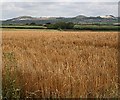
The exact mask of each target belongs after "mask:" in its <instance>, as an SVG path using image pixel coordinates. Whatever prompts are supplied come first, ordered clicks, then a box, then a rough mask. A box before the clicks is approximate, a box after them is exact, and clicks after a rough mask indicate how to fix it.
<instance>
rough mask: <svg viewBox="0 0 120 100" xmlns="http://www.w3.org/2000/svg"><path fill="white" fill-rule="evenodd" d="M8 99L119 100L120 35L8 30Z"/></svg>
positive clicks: (5, 92)
mask: <svg viewBox="0 0 120 100" xmlns="http://www.w3.org/2000/svg"><path fill="white" fill-rule="evenodd" d="M2 35H3V44H2V48H3V71H2V75H3V81H2V82H3V97H6V98H89V97H101V98H105V97H108V98H111V97H118V73H117V69H118V68H117V67H118V66H117V64H118V58H117V56H118V49H117V45H118V32H92V31H55V30H3V34H2Z"/></svg>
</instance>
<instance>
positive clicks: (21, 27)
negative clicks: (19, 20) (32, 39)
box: [2, 25, 46, 29]
mask: <svg viewBox="0 0 120 100" xmlns="http://www.w3.org/2000/svg"><path fill="white" fill-rule="evenodd" d="M2 28H12V29H13V28H14V29H46V27H44V26H13V25H11V26H2Z"/></svg>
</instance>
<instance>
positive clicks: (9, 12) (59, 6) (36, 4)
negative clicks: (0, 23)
mask: <svg viewBox="0 0 120 100" xmlns="http://www.w3.org/2000/svg"><path fill="white" fill-rule="evenodd" d="M43 1H44V2H43ZM91 1H92V2H91ZM118 1H119V0H104V1H103V0H101V1H99V0H49V2H48V0H29V2H28V0H1V2H0V7H1V10H0V12H2V13H1V16H0V19H4V20H5V19H10V18H14V17H18V16H33V17H50V16H59V17H73V16H77V15H85V16H104V15H114V16H118Z"/></svg>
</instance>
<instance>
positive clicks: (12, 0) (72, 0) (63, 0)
mask: <svg viewBox="0 0 120 100" xmlns="http://www.w3.org/2000/svg"><path fill="white" fill-rule="evenodd" d="M1 2H48V0H29V1H28V0H1ZM49 2H119V0H92V1H91V0H49Z"/></svg>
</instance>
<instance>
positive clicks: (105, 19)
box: [2, 15, 118, 25]
mask: <svg viewBox="0 0 120 100" xmlns="http://www.w3.org/2000/svg"><path fill="white" fill-rule="evenodd" d="M59 21H63V22H72V23H75V24H96V23H99V24H114V23H117V22H118V18H117V17H114V16H113V15H105V16H97V17H87V16H84V15H78V16H75V17H31V16H20V17H16V18H12V19H8V20H5V21H2V23H3V25H10V24H17V25H20V24H22V25H23V24H30V23H36V24H46V23H56V22H59Z"/></svg>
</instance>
